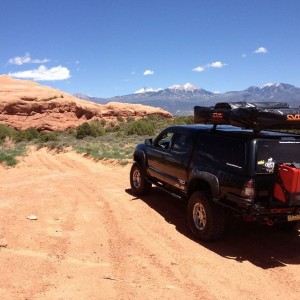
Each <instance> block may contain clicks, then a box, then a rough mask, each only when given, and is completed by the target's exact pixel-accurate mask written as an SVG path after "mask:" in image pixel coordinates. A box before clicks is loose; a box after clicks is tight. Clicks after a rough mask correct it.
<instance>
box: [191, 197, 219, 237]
mask: <svg viewBox="0 0 300 300" xmlns="http://www.w3.org/2000/svg"><path fill="white" fill-rule="evenodd" d="M188 222H189V226H190V229H191V231H192V233H193V234H194V235H195V236H196V237H197V238H198V239H200V240H203V241H213V240H216V239H218V238H220V237H221V236H222V234H223V232H224V228H225V215H224V211H223V209H222V207H221V206H218V205H217V204H216V203H214V202H213V201H212V199H210V198H209V197H208V195H207V194H206V193H204V192H201V191H196V192H194V193H193V194H192V195H191V197H190V199H189V203H188Z"/></svg>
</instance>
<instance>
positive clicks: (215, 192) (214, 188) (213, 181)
mask: <svg viewBox="0 0 300 300" xmlns="http://www.w3.org/2000/svg"><path fill="white" fill-rule="evenodd" d="M197 179H201V180H203V181H205V182H206V183H207V184H208V185H209V187H210V190H211V193H212V197H213V198H218V197H219V194H220V185H219V180H218V178H217V176H215V175H213V174H211V173H208V172H205V171H196V173H195V174H194V175H193V176H192V177H191V179H190V182H193V181H194V180H197Z"/></svg>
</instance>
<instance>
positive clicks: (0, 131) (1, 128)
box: [0, 124, 17, 144]
mask: <svg viewBox="0 0 300 300" xmlns="http://www.w3.org/2000/svg"><path fill="white" fill-rule="evenodd" d="M16 132H17V131H16V130H15V129H13V128H11V127H9V126H6V125H3V124H0V144H2V143H3V141H4V140H5V138H6V137H10V138H12V139H14V136H15V134H16Z"/></svg>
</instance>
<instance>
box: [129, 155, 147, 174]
mask: <svg viewBox="0 0 300 300" xmlns="http://www.w3.org/2000/svg"><path fill="white" fill-rule="evenodd" d="M133 160H134V161H136V162H138V163H140V164H141V166H142V168H143V170H144V172H145V175H146V174H147V173H148V172H147V165H146V161H147V160H146V153H145V152H144V151H141V150H136V151H135V152H134V154H133Z"/></svg>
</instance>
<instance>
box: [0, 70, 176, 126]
mask: <svg viewBox="0 0 300 300" xmlns="http://www.w3.org/2000/svg"><path fill="white" fill-rule="evenodd" d="M153 114H156V115H161V116H163V117H166V118H171V117H172V115H171V114H170V113H169V112H167V111H165V110H163V109H161V108H155V107H151V106H145V105H141V104H126V103H117V102H111V103H108V104H106V105H101V104H96V103H93V102H89V101H85V100H81V99H78V98H76V97H74V96H72V95H70V94H67V93H64V92H62V91H60V90H57V89H54V88H51V87H49V86H43V85H40V84H38V83H36V82H33V81H25V80H19V79H13V78H11V77H9V76H6V75H0V124H6V125H9V126H12V127H14V128H16V129H19V130H24V129H26V128H29V127H35V128H37V129H38V130H59V131H63V130H65V129H67V128H74V127H76V126H78V125H80V124H82V123H83V122H86V121H88V120H95V119H96V120H97V119H99V120H100V119H105V120H111V121H115V120H116V119H117V117H118V116H122V117H125V118H126V117H134V118H142V117H144V116H147V115H153Z"/></svg>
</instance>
